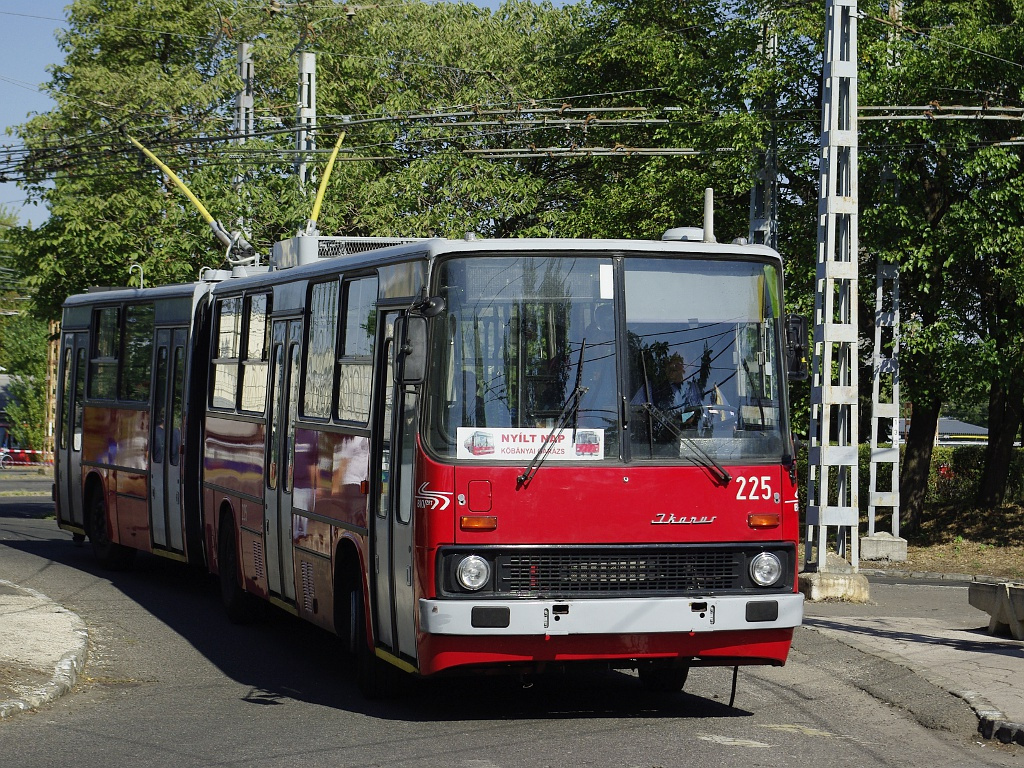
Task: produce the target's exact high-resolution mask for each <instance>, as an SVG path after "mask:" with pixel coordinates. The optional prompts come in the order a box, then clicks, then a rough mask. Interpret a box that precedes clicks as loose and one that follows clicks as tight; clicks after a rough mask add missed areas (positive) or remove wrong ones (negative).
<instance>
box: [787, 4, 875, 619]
mask: <svg viewBox="0 0 1024 768" xmlns="http://www.w3.org/2000/svg"><path fill="white" fill-rule="evenodd" d="M825 13H826V19H825V50H824V67H823V70H824V71H823V81H824V89H823V95H822V133H821V156H820V169H819V184H820V186H819V193H818V261H817V270H816V284H815V298H814V357H813V362H812V368H811V370H812V376H813V379H812V385H811V430H810V438H811V439H810V457H809V461H808V467H809V474H810V477H809V479H808V492H807V527H806V536H805V539H804V570H805V572H806V573H807V575H806V576H805V577H802V578H801V588H802V589H804V591H805V594H807V593H808V592H809V593H810V595H809V596H810V598H811V599H812V600H816V599H822V598H825V597H847V598H849V599H855V600H866V599H867V580H866V579H864V577H863V575H861V574H859V573H857V571H858V569H859V535H858V529H859V521H860V504H859V501H860V499H859V494H858V488H857V468H858V450H857V449H858V442H859V441H858V428H857V426H858V406H857V396H858V390H857V364H858V356H857V245H858V238H857V210H858V197H857V0H826V3H825ZM830 543H832V544H834V546H835V550H836V551H835V554H832V553H830V552H829V545H830ZM830 554H832V557H829V555H830ZM844 558H845V560H844ZM847 561H848V562H847Z"/></svg>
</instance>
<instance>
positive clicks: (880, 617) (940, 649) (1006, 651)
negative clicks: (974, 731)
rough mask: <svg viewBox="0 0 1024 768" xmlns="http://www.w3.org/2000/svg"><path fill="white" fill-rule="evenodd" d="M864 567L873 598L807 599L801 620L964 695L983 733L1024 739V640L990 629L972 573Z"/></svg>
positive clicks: (1006, 739) (1009, 739)
mask: <svg viewBox="0 0 1024 768" xmlns="http://www.w3.org/2000/svg"><path fill="white" fill-rule="evenodd" d="M862 573H864V574H865V575H866V576H867V577H868V581H869V582H870V584H871V587H870V589H871V603H870V604H868V605H857V604H853V603H842V602H822V603H807V604H806V605H805V617H804V626H805V627H808V628H810V629H813V630H815V631H817V632H822V633H824V634H826V635H828V636H831V637H833V638H835V639H837V640H839V641H840V642H842V643H845V644H846V645H849V646H851V647H854V648H857V649H858V650H861V651H863V652H865V653H869V654H872V655H874V656H878V657H881V658H884V659H886V660H888V661H891V662H893V663H895V664H899V665H901V666H903V667H906V668H908V669H910V670H911V671H913V672H914V673H915V674H917V675H919V676H921V677H922V678H924V679H925V680H927V681H928V682H930V683H931V684H932V685H934V686H936V687H937V688H940V689H942V690H945V691H947V692H949V693H951V694H953V695H954V696H958V697H959V698H961V699H963V700H964V701H966V702H967V703H968V704H969V705H970V706H971V708H972V709H973V710H974V712H975V714H976V715H977V716H978V730H979V732H980V733H981V734H982V735H983V736H984V737H985V738H993V737H995V738H998V739H999V740H1000V741H1002V742H1004V743H1010V742H1015V743H1017V744H1022V745H1024V686H1022V685H1021V680H1024V642H1020V641H1017V640H1014V639H1012V638H1011V637H1010V636H1009V635H1006V636H992V635H989V634H988V629H987V628H988V621H989V616H988V614H986V613H984V612H983V611H979V610H978V609H976V608H974V607H972V606H971V605H970V603H969V602H968V597H967V592H968V585H969V584H970V580H971V577H970V576H952V577H951V576H942V575H939V574H912V575H911V574H894V573H893V572H885V571H870V570H866V571H862ZM894 577H896V578H898V577H905V581H902V583H895V584H894V583H890V581H891V580H892V579H893V578H894ZM929 577H930V578H929Z"/></svg>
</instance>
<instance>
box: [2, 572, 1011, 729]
mask: <svg viewBox="0 0 1024 768" xmlns="http://www.w3.org/2000/svg"><path fill="white" fill-rule="evenodd" d="M865 573H866V575H867V576H868V579H869V581H870V582H871V603H869V604H864V605H861V604H855V603H842V602H822V603H807V604H806V606H805V619H804V626H805V627H807V628H808V629H810V630H812V631H815V632H821V633H824V634H826V635H828V636H830V637H833V638H835V639H837V640H839V641H840V642H842V643H845V644H847V645H849V646H852V647H854V648H857V649H858V650H861V651H863V652H865V653H868V654H871V655H874V656H878V657H882V658H884V659H887V660H888V661H891V662H893V663H896V664H899V665H901V666H904V667H907V668H908V669H910V670H912V671H913V672H915V673H916V674H918V675H920V676H921V677H923V678H924V679H926V680H928V682H930V683H931V684H932V685H935V686H936V687H938V688H940V689H942V690H945V691H948V692H949V693H951V694H953V695H955V696H958V697H960V698H962V699H964V700H965V701H966V702H967V703H968V704H969V705H970V706H971V707H972V708H973V709H974V711H975V713H976V714H977V716H978V722H979V726H978V729H979V731H980V732H981V733H982V734H983V735H984V736H985V737H986V738H993V737H995V738H998V739H999V740H1000V741H1002V742H1004V743H1009V742H1016V743H1017V744H1022V745H1024V686H1022V685H1021V684H1020V681H1021V680H1024V642H1020V641H1016V640H1013V639H1011V638H1009V637H992V636H990V635H989V634H988V632H987V629H986V628H987V626H988V615H987V614H985V613H983V612H982V611H979V610H977V609H976V608H973V607H972V606H971V605H970V604H969V602H968V599H967V587H968V584H969V583H970V582H969V579H970V577H963V576H961V577H957V578H949V577H938V576H936V577H935V578H933V579H929V578H921V576H922V575H921V574H914V576H916V577H917V578H908V579H907V580H906V581H903V582H901V583H890V580H891V579H892V577H893V576H894V574H892V573H885V572H873V571H866V572H865ZM903 575H904V576H909V574H903ZM925 576H927V575H925ZM87 649H88V632H87V630H86V628H85V624H84V623H83V621H82V620H81V618H79V617H78V616H77V615H76V614H74V613H71V612H70V611H68V610H66V609H64V608H62V607H61V606H59V605H56V604H55V603H53V602H52V601H51V600H50V599H49V598H47V597H46V596H45V595H42V594H40V593H38V592H35V591H34V590H31V589H26V588H24V587H20V586H18V585H16V584H12V583H11V582H8V581H3V580H0V719H3V718H5V717H9V716H11V715H14V714H17V713H18V712H22V711H24V710H27V709H33V708H36V707H39V706H41V705H42V704H45V703H47V702H49V701H52V700H53V699H55V698H57V697H58V696H60V695H62V694H63V693H65V692H67V691H68V690H70V688H71V687H72V686H73V685H74V684H75V681H76V680H77V677H78V674H79V673H80V672H81V670H82V668H83V665H84V664H85V659H86V654H87Z"/></svg>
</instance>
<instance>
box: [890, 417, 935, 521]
mask: <svg viewBox="0 0 1024 768" xmlns="http://www.w3.org/2000/svg"><path fill="white" fill-rule="evenodd" d="M941 407H942V401H941V400H939V399H938V398H932V399H931V400H925V401H915V402H914V412H913V415H912V417H911V419H910V434H908V435H907V448H906V451H905V452H904V454H903V468H902V472H900V516H901V517H902V518H903V520H904V524H905V527H906V529H907V530H908V531H916V530H918V529H919V528H920V527H921V523H922V521H923V520H924V504H925V499H926V498H927V496H928V474H929V471H930V469H931V464H932V448H933V447H934V445H935V429H936V427H937V426H938V424H939V409H940V408H941Z"/></svg>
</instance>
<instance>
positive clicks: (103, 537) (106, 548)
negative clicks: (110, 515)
mask: <svg viewBox="0 0 1024 768" xmlns="http://www.w3.org/2000/svg"><path fill="white" fill-rule="evenodd" d="M86 514H87V517H88V520H89V540H90V541H91V542H92V552H93V554H94V555H95V556H96V559H97V560H98V561H99V564H100V565H101V566H103V567H104V568H107V569H109V570H112V571H123V570H124V569H125V568H127V567H128V566H129V565H131V562H132V560H133V559H134V558H135V550H134V549H132V548H131V547H126V546H124V545H123V544H118V543H116V542H115V541H113V540H111V538H110V533H109V532H108V531H107V505H106V504H104V503H103V494H102V493H100V492H99V491H98V490H94V491H93V492H92V493H90V494H89V501H88V510H87V512H86Z"/></svg>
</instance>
